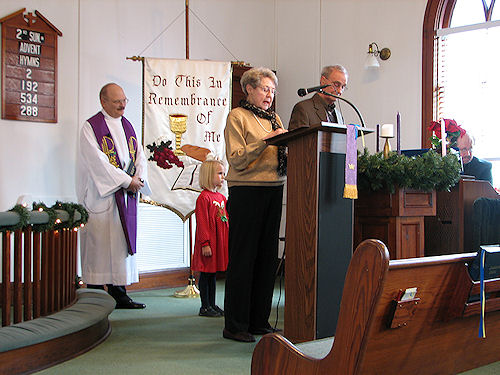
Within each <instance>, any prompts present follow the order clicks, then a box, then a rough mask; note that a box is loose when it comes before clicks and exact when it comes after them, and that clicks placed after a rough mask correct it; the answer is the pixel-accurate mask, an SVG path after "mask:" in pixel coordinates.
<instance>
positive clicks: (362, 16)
mask: <svg viewBox="0 0 500 375" xmlns="http://www.w3.org/2000/svg"><path fill="white" fill-rule="evenodd" d="M425 5H426V0H307V1H304V0H274V1H270V0H252V1H249V0H191V1H190V7H191V9H192V11H193V13H194V14H196V16H198V17H199V18H200V19H201V20H202V21H203V23H204V24H205V25H206V26H207V27H208V28H209V29H210V30H211V32H213V33H214V34H215V35H216V36H217V37H218V38H219V39H220V40H221V41H222V43H223V44H224V46H225V47H223V46H222V45H221V44H220V43H219V42H218V41H217V40H216V39H215V38H214V37H213V36H212V34H211V33H210V32H209V31H207V29H206V28H205V26H203V25H202V24H201V23H200V21H199V20H198V19H197V17H196V16H195V15H194V14H190V58H191V59H211V60H225V61H228V60H234V59H235V57H236V58H237V59H238V60H244V61H246V62H248V63H250V64H251V65H253V66H260V65H262V66H267V67H269V68H272V69H275V70H276V71H277V72H278V77H279V81H280V84H279V88H278V91H279V95H278V96H277V111H278V113H279V114H280V116H281V117H282V119H283V121H284V122H285V123H287V122H288V120H289V117H290V113H291V110H292V107H293V105H294V104H295V102H297V101H298V100H299V98H298V97H297V95H296V91H297V89H298V88H299V87H308V86H315V85H317V84H318V81H319V71H320V69H321V67H322V66H323V65H327V64H337V63H339V64H342V65H344V66H345V67H346V68H347V69H348V70H349V73H350V79H349V91H347V92H346V93H345V94H344V96H345V97H346V98H347V99H349V100H351V101H352V102H353V103H355V104H356V105H357V106H358V108H359V110H360V111H361V113H362V114H363V116H364V119H365V122H366V125H367V126H368V127H372V128H373V127H374V126H375V124H377V123H386V122H393V123H394V122H395V118H396V112H397V111H400V112H401V114H402V119H403V120H402V128H403V132H402V147H403V148H416V147H420V121H421V120H420V119H421V114H420V113H421V60H422V58H421V38H422V37H421V36H422V21H423V15H424V11H425ZM21 6H24V7H26V8H27V10H28V11H34V10H35V9H36V10H38V11H39V12H41V13H42V14H43V15H44V16H45V17H46V18H47V19H48V20H49V21H50V22H52V23H53V24H54V25H55V26H56V27H57V28H58V29H59V30H61V31H62V33H63V36H62V37H60V38H59V41H58V49H59V52H58V54H59V61H58V63H59V72H58V93H59V102H58V109H59V111H58V116H59V121H58V123H57V124H40V123H27V122H20V121H7V120H0V142H1V146H2V147H1V148H0V176H1V177H0V179H1V180H0V210H6V209H9V208H11V207H12V206H13V205H14V204H15V202H16V199H17V197H18V195H20V194H31V195H32V196H33V198H34V199H35V200H43V201H45V202H46V203H51V202H52V201H53V200H55V199H65V200H76V197H75V192H74V164H75V156H76V145H77V135H78V129H79V127H80V126H81V124H82V123H83V121H84V120H85V119H86V118H88V117H90V116H91V115H93V114H94V113H95V112H96V111H97V110H99V108H100V106H99V101H98V91H99V89H100V87H102V85H103V84H105V83H107V82H110V81H115V82H117V83H119V84H120V85H122V86H123V87H124V89H125V91H126V94H127V96H128V97H129V98H130V99H131V102H130V103H129V105H128V108H127V117H128V118H129V119H130V120H132V122H133V123H134V125H135V126H136V130H137V131H138V133H139V134H140V127H141V118H142V113H141V105H140V103H141V87H142V83H141V82H142V78H141V63H140V62H133V61H130V60H126V57H128V56H133V55H138V54H141V55H142V56H150V57H165V58H184V57H185V47H184V15H181V16H180V17H179V18H178V19H177V20H176V21H175V22H174V23H173V24H172V25H171V26H170V27H169V28H168V29H167V30H166V31H165V32H163V33H162V31H164V30H165V28H166V27H167V26H168V25H169V24H170V23H171V22H172V21H173V20H174V19H175V18H176V17H177V16H178V15H179V14H181V13H182V12H183V10H184V1H183V0H80V1H77V0H43V1H42V0H38V1H37V0H25V1H23V3H22V5H18V0H2V2H1V5H0V18H1V17H5V16H7V15H9V14H11V13H13V12H15V11H17V10H19V9H20V8H21ZM161 33H162V34H161ZM160 34H161V35H160ZM158 36H159V37H158ZM157 37H158V39H157V40H156V41H155V42H154V43H153V44H152V45H151V46H150V47H148V48H147V49H146V50H145V51H144V49H145V48H146V47H147V46H148V45H149V44H150V43H151V42H152V41H153V40H155V39H156V38H157ZM370 42H377V43H378V45H379V46H380V48H382V47H389V48H390V49H391V51H392V56H391V58H390V59H389V60H388V61H385V62H382V63H381V68H380V70H379V71H377V72H367V71H365V70H364V68H363V64H364V59H365V55H366V51H367V49H368V44H369V43H370ZM226 48H227V50H229V51H230V52H228V51H227V50H226ZM342 108H343V112H344V115H345V117H346V118H347V119H348V120H349V121H352V122H358V121H357V118H356V116H355V114H354V112H352V110H350V108H349V107H348V106H347V105H343V106H342ZM366 140H367V144H368V146H369V147H370V149H371V150H372V151H373V150H374V147H375V137H374V136H373V135H372V136H368V137H367V138H366Z"/></svg>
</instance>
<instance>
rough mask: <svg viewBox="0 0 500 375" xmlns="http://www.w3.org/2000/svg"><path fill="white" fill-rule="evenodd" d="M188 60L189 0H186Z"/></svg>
mask: <svg viewBox="0 0 500 375" xmlns="http://www.w3.org/2000/svg"><path fill="white" fill-rule="evenodd" d="M186 60H189V0H186Z"/></svg>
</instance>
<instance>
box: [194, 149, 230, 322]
mask: <svg viewBox="0 0 500 375" xmlns="http://www.w3.org/2000/svg"><path fill="white" fill-rule="evenodd" d="M223 182H224V165H223V164H222V162H221V161H219V160H215V159H208V158H207V160H205V161H204V162H203V164H202V165H201V168H200V186H201V188H202V189H203V191H202V192H201V194H200V196H199V197H198V199H197V200H196V209H195V214H196V236H195V244H194V254H193V264H192V269H193V271H200V279H199V284H198V287H199V289H200V297H201V308H200V313H199V315H200V316H209V317H220V316H223V315H224V311H223V310H222V309H221V308H220V307H219V306H217V305H216V304H215V275H216V272H217V271H225V270H226V268H227V261H228V253H227V248H228V245H227V244H228V242H227V240H228V229H229V223H228V216H227V211H226V203H227V199H226V197H225V196H224V195H222V194H221V193H218V192H217V189H219V188H221V187H222V183H223Z"/></svg>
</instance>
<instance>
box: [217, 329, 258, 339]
mask: <svg viewBox="0 0 500 375" xmlns="http://www.w3.org/2000/svg"><path fill="white" fill-rule="evenodd" d="M222 337H224V338H225V339H231V340H235V341H241V342H255V337H254V336H253V335H252V334H251V333H249V332H236V333H233V332H231V331H228V330H227V329H225V328H224V331H222Z"/></svg>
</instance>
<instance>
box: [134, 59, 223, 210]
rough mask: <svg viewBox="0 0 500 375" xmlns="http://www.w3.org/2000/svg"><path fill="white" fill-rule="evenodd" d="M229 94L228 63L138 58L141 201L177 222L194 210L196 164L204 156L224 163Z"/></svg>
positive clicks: (196, 191) (198, 163)
mask: <svg viewBox="0 0 500 375" xmlns="http://www.w3.org/2000/svg"><path fill="white" fill-rule="evenodd" d="M230 94H231V63H230V62H214V61H196V60H170V59H154V58H144V139H143V142H144V151H145V152H146V157H147V159H148V179H149V184H150V187H151V190H152V194H151V196H150V197H147V198H146V199H145V200H146V201H150V203H152V204H158V205H161V206H164V207H167V208H169V209H171V210H172V211H174V212H175V213H177V215H179V216H180V217H181V219H183V220H185V219H186V218H187V216H188V215H189V214H190V213H191V212H192V211H193V210H194V208H195V203H196V198H197V197H198V194H199V191H201V189H200V187H199V183H198V173H199V167H200V165H201V163H202V162H203V161H204V160H205V157H206V156H207V154H208V153H209V152H212V153H213V154H214V155H215V156H216V157H218V158H220V159H223V160H225V143H224V127H225V126H226V118H227V115H228V114H229V108H230V97H231V95H230ZM225 164H226V166H227V163H226V162H225ZM222 193H223V194H225V195H227V187H226V186H224V191H222Z"/></svg>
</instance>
